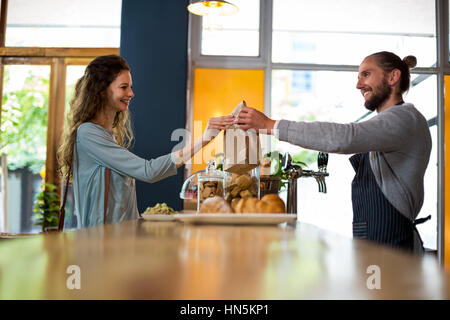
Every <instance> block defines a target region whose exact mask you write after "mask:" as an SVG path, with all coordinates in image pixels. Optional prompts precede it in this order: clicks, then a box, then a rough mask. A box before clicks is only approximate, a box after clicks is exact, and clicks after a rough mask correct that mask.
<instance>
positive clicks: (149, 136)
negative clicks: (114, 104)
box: [120, 0, 189, 212]
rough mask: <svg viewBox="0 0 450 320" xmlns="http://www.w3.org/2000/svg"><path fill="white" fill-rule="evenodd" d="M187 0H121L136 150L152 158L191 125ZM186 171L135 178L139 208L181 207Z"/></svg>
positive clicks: (122, 50)
mask: <svg viewBox="0 0 450 320" xmlns="http://www.w3.org/2000/svg"><path fill="white" fill-rule="evenodd" d="M188 4H189V1H188V0H186V1H185V0H176V1H172V0H170V1H153V0H152V1H147V0H126V1H122V26H121V39H120V55H121V56H122V57H124V58H125V59H126V60H127V61H128V63H129V65H130V67H131V75H132V78H133V91H134V94H135V97H134V99H133V100H132V102H131V104H130V110H131V113H132V121H133V128H134V134H135V142H134V146H133V147H132V148H131V151H132V152H134V153H135V154H137V155H138V156H140V157H143V158H146V159H151V158H156V157H158V156H160V155H164V154H167V153H170V152H171V151H172V148H173V147H174V146H175V145H176V144H178V142H172V141H170V137H171V134H172V131H173V130H175V129H177V128H184V127H185V125H186V77H187V39H188V11H187V9H186V7H187V5H188ZM182 184H183V170H182V168H180V169H178V174H177V176H173V177H170V178H167V179H165V180H162V181H160V182H157V183H154V184H149V183H144V182H140V181H136V189H137V190H136V191H137V200H138V208H139V212H143V211H144V210H145V208H146V207H147V206H153V205H155V204H156V203H157V202H166V203H167V204H168V205H169V206H171V207H172V208H174V209H175V210H181V209H182V200H181V199H180V198H179V192H180V189H181V185H182Z"/></svg>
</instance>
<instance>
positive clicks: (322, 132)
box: [235, 51, 431, 253]
mask: <svg viewBox="0 0 450 320" xmlns="http://www.w3.org/2000/svg"><path fill="white" fill-rule="evenodd" d="M416 62H417V61H416V58H415V57H413V56H407V57H406V58H404V59H403V60H402V59H400V58H399V57H398V56H397V55H395V54H393V53H391V52H385V51H383V52H377V53H374V54H372V55H370V56H368V57H366V58H365V59H364V60H363V62H362V63H361V65H360V66H359V71H358V82H357V84H356V88H357V89H358V90H360V91H361V94H362V95H363V97H364V100H365V103H364V105H365V107H366V108H367V109H369V110H372V111H375V110H376V111H377V113H378V114H377V115H376V116H375V117H373V118H371V119H369V120H367V121H364V122H360V123H349V124H338V123H330V122H295V121H288V120H278V121H275V120H272V119H270V118H268V117H266V116H265V115H264V114H263V113H261V112H259V111H257V110H255V109H253V108H248V107H244V108H242V110H241V112H240V113H239V115H238V117H237V118H236V119H235V122H236V123H237V124H238V127H239V128H241V129H244V130H247V129H256V130H261V129H264V130H267V133H269V134H273V135H275V136H276V137H277V138H278V139H279V140H281V141H287V142H289V143H292V144H295V145H298V146H300V147H303V148H307V149H313V150H319V151H322V152H334V153H342V154H352V153H355V155H353V156H352V157H351V158H350V162H351V164H352V166H353V168H354V169H355V171H356V175H355V178H354V179H353V182H352V205H353V236H354V237H356V238H362V239H367V240H369V241H372V242H376V243H380V244H385V245H389V246H391V247H394V248H399V249H404V250H407V251H411V252H412V251H414V252H417V253H423V243H422V240H421V239H420V236H419V233H418V231H417V229H416V227H415V226H416V224H417V223H421V222H424V220H425V219H419V220H416V217H417V215H418V214H419V211H420V209H421V207H422V204H423V197H424V188H423V178H424V174H425V170H426V168H427V165H428V161H429V158H430V151H431V136H430V131H429V129H428V124H427V121H426V119H425V118H424V117H423V115H422V114H421V113H420V112H419V111H418V110H417V109H416V108H415V107H414V106H413V105H412V104H410V103H405V102H403V97H402V95H403V93H404V92H406V91H407V90H408V89H409V83H410V71H409V70H410V68H413V67H415V65H416ZM428 218H429V217H428Z"/></svg>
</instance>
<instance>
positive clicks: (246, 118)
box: [235, 107, 275, 134]
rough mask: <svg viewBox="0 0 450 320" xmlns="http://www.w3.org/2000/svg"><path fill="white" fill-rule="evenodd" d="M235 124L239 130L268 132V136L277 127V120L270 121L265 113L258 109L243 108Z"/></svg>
mask: <svg viewBox="0 0 450 320" xmlns="http://www.w3.org/2000/svg"><path fill="white" fill-rule="evenodd" d="M235 123H236V126H237V127H238V128H239V129H243V130H248V129H255V130H258V131H259V130H266V131H267V134H271V133H272V129H273V126H274V125H275V120H272V119H270V118H269V117H267V116H266V115H265V114H264V113H262V112H260V111H258V110H256V109H253V108H249V107H242V109H241V111H240V112H239V114H238V116H237V118H236V120H235Z"/></svg>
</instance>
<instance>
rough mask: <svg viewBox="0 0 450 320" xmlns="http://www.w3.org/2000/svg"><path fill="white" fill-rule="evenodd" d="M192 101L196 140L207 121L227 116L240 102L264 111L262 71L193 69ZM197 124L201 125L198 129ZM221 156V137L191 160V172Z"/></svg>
mask: <svg viewBox="0 0 450 320" xmlns="http://www.w3.org/2000/svg"><path fill="white" fill-rule="evenodd" d="M193 100H194V119H193V121H194V123H193V138H194V139H197V138H199V137H200V136H201V133H202V132H203V130H204V129H205V127H206V124H207V122H208V119H209V118H211V117H218V116H224V115H228V114H230V113H231V112H232V111H233V109H234V108H235V107H236V106H237V105H238V104H239V103H240V102H241V101H242V100H245V102H246V104H247V106H249V107H253V108H255V109H258V110H260V111H263V110H264V70H247V69H246V70H241V69H204V68H197V69H195V72H194V96H193ZM198 121H201V128H200V125H199V123H198ZM196 122H197V123H196ZM222 152H223V134H222V133H221V134H220V135H219V136H218V137H217V138H216V139H215V140H214V141H213V142H212V143H210V144H209V145H207V146H206V147H205V148H203V150H202V152H199V153H198V154H197V155H196V156H194V158H193V165H192V172H197V171H199V170H203V169H204V168H205V166H206V163H207V162H208V160H209V159H213V158H214V154H218V153H222Z"/></svg>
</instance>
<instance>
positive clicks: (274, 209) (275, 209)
mask: <svg viewBox="0 0 450 320" xmlns="http://www.w3.org/2000/svg"><path fill="white" fill-rule="evenodd" d="M261 201H262V202H265V203H268V204H270V208H269V207H265V208H269V210H271V211H270V212H266V211H264V213H285V212H286V206H285V204H284V201H283V200H282V199H281V198H280V197H279V196H278V195H277V194H274V193H269V194H266V195H265V196H264V197H262V199H261Z"/></svg>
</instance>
